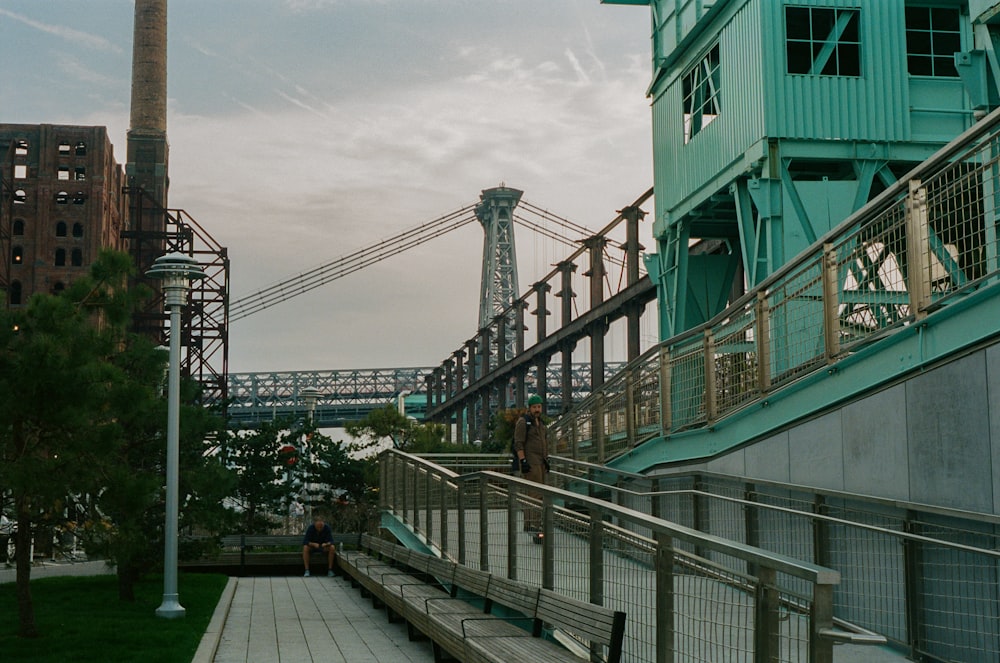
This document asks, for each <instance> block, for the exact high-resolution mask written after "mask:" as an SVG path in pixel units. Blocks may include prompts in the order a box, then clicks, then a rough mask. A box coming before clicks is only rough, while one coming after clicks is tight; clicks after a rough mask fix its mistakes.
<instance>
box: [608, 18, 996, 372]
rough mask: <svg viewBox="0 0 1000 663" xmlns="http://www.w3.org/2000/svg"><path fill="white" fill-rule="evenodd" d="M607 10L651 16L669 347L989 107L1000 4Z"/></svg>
mask: <svg viewBox="0 0 1000 663" xmlns="http://www.w3.org/2000/svg"><path fill="white" fill-rule="evenodd" d="M601 1H602V2H603V3H605V4H617V5H646V6H648V7H649V10H650V12H651V15H652V19H653V25H652V33H653V43H652V60H653V61H652V69H653V74H652V82H651V84H650V86H649V88H648V94H649V96H650V98H651V100H652V113H653V121H652V126H653V144H654V145H655V150H654V155H653V169H654V189H655V192H656V216H655V220H654V225H653V234H654V237H655V238H656V241H657V251H656V253H653V254H649V255H648V256H647V267H648V271H649V274H650V277H651V278H652V280H653V282H654V283H656V285H657V289H658V295H657V296H658V300H659V314H660V320H659V322H660V338H661V339H667V338H670V337H672V336H674V335H676V334H679V333H681V332H684V331H686V330H688V329H692V328H694V327H697V326H698V325H700V324H702V323H704V322H705V321H707V320H709V319H711V318H712V317H713V316H714V315H716V314H717V313H719V312H721V311H722V310H724V308H725V307H726V306H727V304H728V303H729V302H730V301H732V300H733V299H734V297H735V296H738V295H739V294H741V293H742V292H743V291H744V288H747V287H754V286H756V285H758V284H760V283H762V282H763V281H765V280H766V279H767V278H768V277H769V276H770V275H771V274H773V273H774V272H775V271H776V270H778V269H779V268H781V267H782V266H784V265H785V264H787V263H788V262H790V261H791V260H792V259H794V258H795V257H796V256H797V255H799V254H800V253H801V252H802V251H803V250H804V249H805V248H806V247H808V246H810V245H812V244H813V243H815V242H816V241H818V240H819V239H821V238H822V237H823V236H824V235H825V234H826V233H827V232H828V231H829V230H831V229H832V228H833V227H834V226H836V225H838V224H839V223H840V222H841V221H843V220H845V219H846V218H847V217H848V216H849V215H850V214H851V213H852V212H854V211H855V210H858V209H860V208H861V207H863V206H864V205H865V204H866V203H868V202H869V201H870V200H872V199H873V198H875V197H876V196H877V195H878V194H879V193H881V192H882V191H884V190H885V189H886V188H887V187H888V186H890V185H891V184H892V183H894V182H895V181H896V180H897V179H898V178H900V177H902V176H903V175H904V174H905V173H907V172H908V171H909V170H910V169H911V168H912V167H914V166H915V165H916V164H918V163H919V162H921V161H923V160H924V159H926V158H927V157H929V156H930V155H931V154H933V153H934V152H935V151H936V150H937V149H939V148H940V147H942V146H944V145H945V144H946V143H947V142H948V141H950V140H951V139H953V138H955V137H956V136H957V135H959V134H960V133H961V132H962V131H964V130H965V129H967V128H968V127H969V126H970V125H971V123H972V122H973V121H974V120H975V117H976V116H977V114H980V113H982V112H984V111H985V110H986V109H987V108H988V107H990V106H991V105H993V104H995V99H996V89H997V86H996V78H997V74H998V71H1000V68H998V67H997V65H996V63H997V62H998V60H997V57H996V53H995V49H994V43H995V39H994V33H995V32H996V30H997V21H998V19H1000V12H998V5H997V3H996V2H995V1H994V0H968V1H967V2H961V1H955V2H951V1H948V2H940V3H933V4H934V6H930V4H931V3H922V2H921V3H916V2H911V1H908V0H858V1H856V2H852V3H849V6H841V5H843V3H831V2H824V1H820V0H799V1H797V2H795V3H791V2H789V3H786V2H773V1H772V0H717V1H716V2H702V1H701V0H669V1H668V0H601ZM939 239H941V240H942V244H943V245H947V244H948V241H949V240H948V238H947V237H944V236H942V237H940V238H939ZM697 240H708V244H709V245H711V246H714V247H716V250H714V251H709V252H704V251H702V252H700V253H699V251H698V250H696V249H693V248H691V247H694V246H698V245H699V243H698V241H697ZM704 245H705V243H704V242H703V243H701V246H704ZM859 260H863V256H861V257H860V258H859ZM813 294H814V293H812V292H800V293H796V297H794V298H793V299H796V300H797V301H796V302H793V303H792V306H790V307H789V308H788V309H787V312H785V313H784V314H783V315H784V319H785V320H786V321H787V325H785V326H783V327H782V328H780V329H777V328H776V329H773V330H772V331H773V332H774V333H776V334H779V335H783V336H788V335H795V334H797V333H799V332H798V330H796V329H795V328H794V323H793V322H792V321H793V320H794V319H795V317H796V311H794V310H793V308H794V306H797V305H798V303H799V302H804V301H806V300H808V299H809V298H810V297H812V296H813ZM777 323H778V324H779V325H781V324H784V323H782V322H781V320H778V321H777ZM809 342H810V339H808V338H805V337H803V338H802V343H803V344H804V345H803V347H805V344H808V343H809ZM772 361H777V362H778V363H780V361H781V359H780V358H776V357H772ZM774 368H775V369H780V366H775V367H774Z"/></svg>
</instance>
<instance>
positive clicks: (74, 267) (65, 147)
mask: <svg viewBox="0 0 1000 663" xmlns="http://www.w3.org/2000/svg"><path fill="white" fill-rule="evenodd" d="M0 155H3V163H2V164H0V175H2V177H3V184H4V186H3V188H4V194H5V195H4V196H3V202H2V205H3V209H2V210H0V245H2V248H3V255H4V263H5V265H4V267H5V269H3V270H2V271H0V288H2V289H5V290H6V294H7V303H8V304H9V305H10V306H20V305H23V304H24V303H26V302H27V300H28V298H29V297H30V296H31V295H32V294H34V293H36V292H46V293H55V292H59V291H60V290H62V289H63V288H65V287H66V286H67V285H69V283H71V282H72V281H73V280H74V279H76V278H78V277H80V276H82V275H85V274H86V273H87V272H88V270H89V268H90V265H91V263H92V262H93V261H94V260H95V259H96V257H97V253H98V251H99V250H100V249H102V248H105V247H108V248H115V249H119V250H123V249H125V243H124V240H123V239H122V231H123V230H125V228H126V226H127V224H128V208H127V202H126V197H125V195H124V194H123V186H124V184H125V175H124V172H123V169H122V167H121V165H119V164H118V162H117V161H115V156H114V147H113V146H112V144H111V141H110V139H109V138H108V133H107V129H106V128H105V127H82V126H64V125H52V124H38V125H34V124H0ZM4 286H6V287H4Z"/></svg>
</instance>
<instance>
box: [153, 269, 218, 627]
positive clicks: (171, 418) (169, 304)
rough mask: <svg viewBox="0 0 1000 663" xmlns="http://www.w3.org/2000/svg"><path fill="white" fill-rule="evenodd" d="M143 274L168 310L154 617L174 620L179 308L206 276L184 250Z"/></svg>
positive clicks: (177, 612)
mask: <svg viewBox="0 0 1000 663" xmlns="http://www.w3.org/2000/svg"><path fill="white" fill-rule="evenodd" d="M146 276H148V277H150V278H154V279H161V281H162V289H163V307H164V308H165V309H169V310H170V362H169V365H168V373H169V377H168V379H167V505H166V511H167V515H166V523H165V526H164V530H163V535H164V545H163V603H161V604H160V607H159V608H157V609H156V616H157V617H165V618H167V619H175V618H177V617H183V616H184V607H183V606H182V605H181V604H180V602H179V601H178V600H177V520H178V519H177V508H178V506H177V502H178V500H177V493H178V474H179V464H180V441H179V431H180V415H181V408H180V400H181V376H180V373H181V309H183V308H184V305H185V304H187V294H188V288H189V286H190V282H191V280H192V279H200V278H203V277H204V276H205V272H204V271H203V270H202V268H201V266H200V265H198V262H197V261H196V260H195V259H194V258H192V257H191V256H188V255H185V254H183V253H168V254H166V255H164V256H160V257H159V258H157V259H156V260H154V261H153V266H152V267H151V268H150V269H149V271H147V272H146Z"/></svg>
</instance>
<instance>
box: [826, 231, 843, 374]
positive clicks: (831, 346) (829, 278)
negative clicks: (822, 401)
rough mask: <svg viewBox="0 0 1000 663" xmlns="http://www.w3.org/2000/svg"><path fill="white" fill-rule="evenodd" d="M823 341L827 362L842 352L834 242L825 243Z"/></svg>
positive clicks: (838, 276) (838, 285)
mask: <svg viewBox="0 0 1000 663" xmlns="http://www.w3.org/2000/svg"><path fill="white" fill-rule="evenodd" d="M822 260H823V341H824V348H825V350H826V363H828V364H829V363H832V362H833V361H834V360H835V359H836V358H837V356H838V355H839V354H840V297H839V296H838V295H839V294H840V275H839V270H838V265H837V252H836V250H834V248H833V244H824V245H823V259H822Z"/></svg>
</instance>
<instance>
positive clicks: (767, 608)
mask: <svg viewBox="0 0 1000 663" xmlns="http://www.w3.org/2000/svg"><path fill="white" fill-rule="evenodd" d="M777 576H778V574H777V573H776V572H775V570H774V569H772V568H770V567H765V566H760V567H758V568H757V587H756V590H755V601H754V629H753V639H754V652H753V654H754V655H753V660H754V663H775V662H776V661H777V660H778V658H779V654H780V650H779V647H778V643H779V635H780V630H779V629H780V628H781V613H780V611H781V601H780V600H779V596H778V590H777V588H776V586H775V583H776V581H777Z"/></svg>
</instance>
